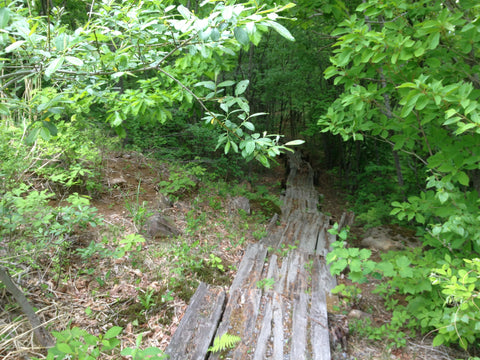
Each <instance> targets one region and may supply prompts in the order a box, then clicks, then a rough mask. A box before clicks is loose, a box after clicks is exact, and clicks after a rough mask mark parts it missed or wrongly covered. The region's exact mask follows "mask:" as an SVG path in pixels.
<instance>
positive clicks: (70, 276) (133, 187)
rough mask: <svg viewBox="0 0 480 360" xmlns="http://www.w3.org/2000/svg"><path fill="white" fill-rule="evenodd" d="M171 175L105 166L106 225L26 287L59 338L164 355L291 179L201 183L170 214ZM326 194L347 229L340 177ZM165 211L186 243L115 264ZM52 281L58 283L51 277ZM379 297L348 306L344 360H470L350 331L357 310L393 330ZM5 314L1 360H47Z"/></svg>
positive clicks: (149, 166)
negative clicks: (245, 203)
mask: <svg viewBox="0 0 480 360" xmlns="http://www.w3.org/2000/svg"><path fill="white" fill-rule="evenodd" d="M171 172H172V168H171V167H169V166H167V165H166V164H162V163H158V162H155V161H151V160H148V159H147V158H145V157H144V156H142V155H140V154H137V153H126V154H125V153H123V154H120V153H119V154H110V155H109V156H108V157H106V158H105V161H104V178H105V183H104V187H105V189H106V191H104V192H102V195H101V196H99V197H97V198H95V199H93V200H92V202H91V205H92V206H94V207H95V208H97V209H98V216H99V217H101V218H102V219H103V220H104V221H103V223H104V225H101V226H98V227H95V228H90V229H88V231H81V232H79V233H78V234H76V235H77V237H76V239H75V242H74V244H72V246H71V248H70V249H69V252H68V254H66V255H67V256H66V257H65V259H64V263H63V264H62V266H61V268H60V269H59V270H58V271H57V273H56V274H53V275H55V278H54V280H52V279H51V277H48V276H46V274H47V272H46V271H45V273H43V274H42V276H30V277H26V278H25V279H26V280H25V281H24V283H22V287H23V288H24V289H27V291H28V296H29V299H30V300H31V301H32V302H33V303H34V306H35V307H37V308H38V309H40V311H39V314H40V316H41V317H42V318H43V319H45V320H48V321H49V329H50V330H55V331H61V330H63V329H66V328H72V327H74V326H76V327H79V328H81V329H85V330H87V331H88V332H90V333H92V334H95V335H98V334H99V333H105V332H106V331H107V330H108V329H109V328H111V327H112V326H121V327H122V328H123V329H124V330H123V332H122V333H121V334H120V340H121V347H122V348H125V347H135V346H136V339H137V338H138V337H139V335H141V337H142V343H141V347H142V348H145V347H158V348H160V349H164V348H165V347H166V346H167V345H168V343H169V341H170V338H171V336H172V334H173V333H174V332H175V330H176V328H177V327H178V324H179V322H180V320H181V318H182V316H183V314H184V312H185V310H186V308H187V305H188V301H189V299H190V297H191V296H192V295H193V293H194V291H195V288H196V286H197V285H198V282H199V281H203V282H207V283H209V284H212V285H216V286H219V287H228V286H229V285H230V283H231V281H232V280H233V278H234V276H235V272H236V266H237V265H238V264H239V263H240V261H241V259H242V256H243V252H244V249H245V248H246V246H247V245H248V244H249V243H251V242H255V241H258V240H259V239H260V238H261V237H262V236H264V235H265V229H266V226H267V225H268V222H269V219H270V216H271V213H269V211H268V210H271V209H265V207H268V206H266V205H265V204H268V202H267V201H265V199H268V197H269V196H270V195H272V194H273V196H274V197H277V198H278V197H279V196H280V193H281V191H282V189H281V186H280V181H279V179H282V178H284V170H283V169H282V168H281V167H277V168H274V169H272V170H269V171H265V172H264V173H263V174H261V175H259V176H258V179H257V181H256V182H255V183H253V182H252V183H247V182H245V181H244V182H242V183H241V184H239V185H236V186H231V185H228V184H220V185H219V184H216V186H215V187H212V186H211V185H208V184H207V183H205V182H204V183H198V185H196V186H195V187H194V188H192V189H190V191H189V192H188V193H183V194H182V193H177V194H176V195H175V196H176V197H177V198H178V199H177V200H176V201H174V202H173V203H170V204H167V206H165V204H163V205H162V204H160V203H161V202H164V200H165V199H164V198H161V197H159V188H158V184H159V182H160V181H162V180H165V179H167V178H169V177H170V175H171V174H170V173H171ZM318 191H319V193H320V194H322V196H323V201H322V211H323V212H325V213H327V214H328V215H330V216H332V217H333V219H339V218H340V216H341V214H342V213H343V211H345V209H347V208H348V203H347V202H346V200H345V199H346V197H345V196H344V195H342V192H341V190H340V189H339V188H338V186H337V182H336V180H335V177H333V176H332V175H329V174H328V173H327V172H322V174H321V176H320V183H319V186H318ZM249 194H250V195H249ZM252 194H253V195H252ZM268 194H270V195H268ZM243 195H244V196H247V197H248V196H250V199H251V204H252V210H253V215H247V214H246V213H245V212H242V211H238V210H237V209H233V211H232V208H231V204H230V202H231V199H232V198H233V197H235V196H243ZM252 199H253V201H252ZM259 204H261V205H259ZM270 207H272V206H270ZM160 208H162V211H161V213H162V214H164V215H166V216H168V219H169V221H171V223H172V225H174V226H175V227H176V228H177V229H178V230H179V232H180V233H181V234H182V235H181V236H178V237H174V238H160V239H157V238H153V239H149V238H147V240H146V241H145V242H143V243H139V244H134V246H133V249H132V250H135V251H129V252H127V253H126V254H125V256H122V257H120V258H113V257H111V256H107V255H106V254H108V253H109V251H110V253H112V252H114V250H115V249H116V248H118V247H121V246H125V244H122V241H121V239H125V238H126V237H127V236H128V235H130V234H138V233H142V231H144V224H145V222H146V219H147V218H148V216H149V215H151V214H152V213H154V212H156V211H158V210H159V209H160ZM354 231H358V232H360V231H361V229H354ZM78 249H81V250H80V251H77V250H78ZM82 249H83V251H82ZM88 249H90V250H88ZM82 254H83V256H82ZM48 271H49V274H52V271H51V269H49V270H48ZM37 275H38V274H37ZM339 282H340V283H341V282H344V283H345V282H346V280H344V279H339ZM374 287H375V283H373V282H371V283H369V284H366V285H363V286H362V288H361V290H362V297H361V300H360V301H359V302H358V303H356V304H355V305H353V304H351V303H348V302H345V301H342V299H339V304H338V307H339V309H338V311H336V313H335V314H333V315H332V318H331V321H333V322H343V323H346V326H347V333H348V332H350V335H349V336H348V342H347V344H346V349H345V348H343V349H342V348H341V347H340V346H338V347H337V349H336V351H334V359H337V358H338V359H352V360H353V359H359V360H360V359H361V360H367V359H372V360H374V359H375V360H381V359H401V360H413V359H433V360H436V359H438V360H440V359H441V360H450V359H461V358H465V355H464V354H463V353H460V352H455V351H453V350H451V349H448V348H445V347H438V348H433V347H432V346H431V345H430V344H431V337H422V336H413V337H412V338H409V339H408V341H407V346H406V347H403V348H399V349H396V348H392V347H390V346H389V344H388V342H384V341H373V340H369V339H366V338H364V337H362V336H360V335H358V334H356V333H355V332H351V331H348V321H349V320H348V319H347V317H346V315H345V314H347V313H348V312H349V311H350V310H351V309H352V308H354V307H357V308H359V310H362V311H368V312H369V313H371V316H372V319H373V320H374V323H375V324H378V325H380V324H384V323H387V322H388V321H389V317H390V316H391V314H390V313H389V312H388V311H387V310H386V309H385V307H384V306H383V301H382V299H381V298H380V297H379V296H378V295H375V294H373V293H372V290H373V289H374ZM0 305H1V307H2V308H3V309H4V311H2V313H1V314H0V335H2V334H7V333H8V334H10V340H8V342H2V341H3V340H2V338H1V336H0V348H1V347H2V346H3V347H4V348H5V349H9V351H8V352H7V351H6V350H4V351H3V352H2V350H0V358H2V359H22V358H24V357H22V356H23V355H25V354H28V355H29V356H32V355H33V356H38V357H39V358H43V357H44V354H42V353H41V351H37V350H35V346H34V345H33V342H32V338H31V335H30V334H29V333H28V332H27V331H26V330H27V328H28V326H27V323H26V320H25V319H23V318H22V317H21V316H20V311H19V309H18V308H17V307H16V305H15V303H14V302H13V300H11V299H10V298H9V297H8V296H6V294H5V293H2V294H0ZM12 334H14V336H12ZM103 358H105V359H107V358H108V357H102V359H103ZM117 358H118V357H117Z"/></svg>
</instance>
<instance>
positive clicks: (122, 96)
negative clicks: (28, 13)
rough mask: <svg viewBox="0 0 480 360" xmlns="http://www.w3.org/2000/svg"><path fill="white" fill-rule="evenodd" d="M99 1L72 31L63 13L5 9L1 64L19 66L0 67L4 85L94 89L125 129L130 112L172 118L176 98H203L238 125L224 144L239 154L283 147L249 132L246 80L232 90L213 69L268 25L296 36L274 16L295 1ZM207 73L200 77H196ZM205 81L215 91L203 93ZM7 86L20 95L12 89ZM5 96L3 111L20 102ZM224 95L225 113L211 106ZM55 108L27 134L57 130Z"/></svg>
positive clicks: (223, 121) (223, 66)
mask: <svg viewBox="0 0 480 360" xmlns="http://www.w3.org/2000/svg"><path fill="white" fill-rule="evenodd" d="M93 6H94V8H93V11H92V13H91V15H92V16H91V18H90V19H89V22H88V23H87V24H85V26H83V27H81V28H78V29H76V30H75V31H69V30H68V29H66V28H65V27H63V26H62V25H61V23H60V22H57V23H49V24H47V23H46V22H45V21H44V19H41V18H34V19H30V18H25V17H23V16H22V15H21V11H20V10H21V9H20V10H18V13H15V11H17V9H14V8H13V7H12V8H8V7H6V8H2V9H0V29H2V32H1V34H0V42H1V41H3V42H5V41H8V43H6V44H5V46H4V47H3V49H2V50H0V59H1V60H0V61H1V62H2V63H1V64H0V67H2V66H3V65H5V64H6V63H7V61H8V64H9V65H13V67H12V69H15V66H18V67H21V69H22V70H21V71H10V70H8V71H7V72H6V74H4V75H2V79H0V90H5V89H4V88H6V87H7V86H10V88H9V90H11V89H14V88H15V86H13V87H12V85H16V84H21V86H23V81H24V80H25V79H27V78H28V79H35V81H36V82H38V83H40V82H41V81H42V80H47V81H49V82H50V84H51V86H52V87H54V88H56V89H58V90H59V92H64V93H65V94H66V95H65V99H66V98H68V97H69V96H75V95H73V94H77V93H80V94H84V95H83V96H85V97H88V98H89V100H88V101H85V103H89V104H90V105H91V104H95V105H96V106H97V108H102V109H106V110H105V111H106V113H105V120H106V121H108V122H109V123H110V124H111V125H112V127H114V128H115V129H116V130H117V132H118V133H119V134H120V135H125V129H124V128H123V126H122V124H123V123H124V122H125V121H127V122H153V121H157V122H159V123H165V122H167V121H170V120H172V119H173V116H172V112H174V109H175V108H180V109H181V110H184V111H185V110H188V109H191V108H192V107H193V102H194V101H196V102H197V103H199V104H200V106H201V107H202V108H203V110H204V111H205V112H206V113H207V114H210V115H209V116H211V121H210V123H214V124H216V125H220V126H221V127H222V128H223V129H224V130H225V131H226V132H227V133H229V132H233V133H230V134H229V135H228V136H227V137H230V141H229V142H228V143H227V144H230V145H229V146H231V147H234V146H233V145H231V144H232V142H236V146H237V147H239V148H240V151H241V153H242V155H244V156H247V157H249V158H250V157H252V156H254V157H257V158H259V159H261V160H260V161H262V163H266V162H267V161H265V160H264V159H263V158H262V157H261V156H265V158H269V157H270V156H272V155H274V154H276V153H277V150H271V149H270V148H271V147H272V146H275V145H274V143H273V142H270V141H266V140H264V141H263V142H262V141H260V140H259V139H270V138H269V137H268V136H266V137H265V136H263V137H260V136H259V137H258V139H254V140H252V139H250V138H244V133H243V130H242V129H247V130H248V131H254V129H255V127H254V125H253V123H252V122H251V121H247V118H248V117H249V116H250V107H249V104H248V102H247V100H246V98H245V97H243V94H244V93H245V91H246V90H247V87H248V80H240V81H239V82H238V83H237V84H236V86H235V88H234V96H225V93H223V94H222V91H224V90H225V88H226V87H229V86H233V85H234V83H233V82H231V81H229V80H227V81H224V82H222V83H220V84H216V81H212V79H216V78H217V77H218V75H219V74H220V73H221V72H222V71H225V70H228V69H230V68H231V67H232V66H233V64H234V61H235V58H234V56H235V55H236V53H238V51H240V50H241V49H242V48H247V47H248V46H249V45H250V43H253V44H258V42H259V41H260V39H261V37H262V34H264V33H265V32H267V31H268V30H269V29H273V30H275V31H277V32H278V33H280V35H282V36H283V37H284V38H286V39H288V40H293V37H292V35H291V34H290V32H289V31H288V30H287V29H286V28H285V27H284V26H283V25H280V24H279V23H278V22H277V21H278V20H279V19H280V16H279V15H278V13H279V12H282V11H284V10H286V9H289V8H290V7H292V6H294V5H293V4H287V5H285V6H275V7H271V8H266V7H263V6H262V7H256V6H250V5H249V6H246V5H245V4H236V3H228V4H227V3H224V2H216V1H204V2H203V3H202V7H203V8H201V9H200V11H198V14H197V12H194V11H191V10H190V9H189V8H187V7H186V6H183V5H178V6H175V5H171V6H168V7H165V4H164V3H163V2H162V1H160V0H155V1H151V2H148V4H143V3H142V4H134V5H131V6H128V7H127V6H125V5H124V4H120V3H115V2H110V3H94V4H93ZM200 14H201V15H200ZM48 26H49V27H50V29H49V31H47V27H48ZM0 48H2V47H0ZM142 74H143V75H142ZM200 79H201V80H203V81H201V82H198V81H199V80H200ZM203 89H208V90H210V92H209V93H208V94H206V95H205V96H203ZM197 92H198V93H197ZM9 96H10V97H11V99H15V97H16V94H15V91H12V92H11V94H9ZM210 100H215V101H216V103H214V102H212V104H211V105H212V106H211V109H212V110H210V108H207V107H206V105H205V102H206V101H210ZM5 101H7V105H3V104H2V107H1V108H0V112H1V113H2V114H9V113H10V110H11V108H12V106H13V105H12V104H13V103H14V102H13V101H12V104H10V103H8V102H9V99H8V98H6V100H5ZM46 103H48V99H46ZM217 104H218V106H219V107H220V109H221V110H222V111H224V112H225V113H226V114H227V115H226V116H225V115H221V116H216V115H213V116H212V114H213V112H212V111H213V110H214V109H216V108H218V106H217ZM209 105H210V104H209ZM15 106H16V107H18V108H21V109H26V108H32V104H25V105H21V104H18V102H17V103H16V104H15ZM72 107H74V106H72ZM37 109H38V113H37V114H35V118H37V119H41V118H44V117H45V114H43V111H48V112H52V111H51V109H46V108H45V109H43V110H40V109H39V108H37ZM232 110H236V111H238V112H239V113H238V114H236V115H235V116H237V117H238V119H239V121H240V123H241V125H239V126H236V127H234V126H231V125H229V124H227V121H230V122H232V120H231V119H230V118H229V117H230V113H231V112H232ZM22 111H24V110H22ZM241 113H243V114H244V115H243V117H241ZM56 115H57V116H55V117H53V118H51V120H52V122H51V123H49V124H51V125H48V126H39V125H38V124H37V125H32V126H31V132H30V134H29V136H28V139H29V140H31V141H34V140H35V139H36V137H37V136H39V135H40V136H42V137H44V138H47V137H48V134H49V133H50V134H53V132H52V130H53V129H54V123H55V120H58V119H59V118H60V113H56ZM250 118H251V117H250ZM232 135H233V137H232ZM275 149H277V148H275ZM270 150H271V151H270ZM257 151H258V152H259V153H258V154H257V153H256V152H257ZM260 152H263V155H261V154H260ZM254 154H255V155H254ZM260 155H261V156H260Z"/></svg>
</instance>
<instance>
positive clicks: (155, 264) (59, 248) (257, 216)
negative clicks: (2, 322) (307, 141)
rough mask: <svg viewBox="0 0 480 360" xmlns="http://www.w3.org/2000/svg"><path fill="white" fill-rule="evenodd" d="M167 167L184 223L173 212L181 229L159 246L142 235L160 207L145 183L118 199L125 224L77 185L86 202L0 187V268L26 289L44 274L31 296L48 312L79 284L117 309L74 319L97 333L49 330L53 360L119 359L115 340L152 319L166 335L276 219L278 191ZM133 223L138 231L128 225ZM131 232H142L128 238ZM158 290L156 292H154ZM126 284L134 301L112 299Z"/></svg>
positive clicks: (166, 187)
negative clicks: (238, 205) (239, 202)
mask: <svg viewBox="0 0 480 360" xmlns="http://www.w3.org/2000/svg"><path fill="white" fill-rule="evenodd" d="M151 161H155V160H151ZM5 166H9V165H8V164H6V165H5ZM167 167H168V171H167V172H166V174H167V175H166V176H164V178H163V180H162V182H161V183H159V184H158V185H159V187H158V189H159V191H161V192H163V194H164V195H166V196H168V197H169V198H170V199H171V200H172V202H173V203H174V204H181V206H182V208H183V209H184V210H183V212H182V213H180V214H179V217H176V215H175V214H174V213H172V214H170V216H171V217H172V220H173V221H174V222H176V223H177V226H178V224H180V229H181V235H179V236H177V237H173V238H165V239H157V240H154V241H151V240H148V241H147V240H146V239H145V238H144V236H143V234H142V232H141V228H142V225H143V224H144V223H145V221H146V220H147V219H148V217H149V216H150V215H151V214H152V213H153V212H154V211H155V209H154V203H153V202H149V201H146V200H143V198H142V196H143V193H142V191H141V187H144V186H146V185H145V184H146V183H147V181H146V180H145V181H142V182H139V185H138V188H137V189H136V190H135V191H136V193H135V196H134V199H133V200H132V201H120V204H121V205H123V207H124V208H123V210H121V215H118V216H122V217H123V220H122V222H121V223H112V222H111V221H105V220H104V217H103V214H102V213H101V212H100V211H99V210H98V209H97V208H96V207H95V206H93V205H92V204H95V203H97V202H98V199H97V198H95V196H93V197H90V196H88V195H86V194H88V193H90V191H89V189H87V187H86V186H83V187H78V188H79V189H83V194H82V193H72V194H70V195H66V196H65V195H64V193H65V190H67V193H68V192H70V191H72V189H73V188H75V187H76V186H77V185H76V184H70V185H68V186H67V184H64V185H65V186H59V187H52V190H57V191H58V192H57V193H55V192H54V191H52V190H37V189H36V188H35V186H34V185H32V184H30V185H26V184H15V183H14V182H8V183H7V182H5V183H3V188H4V189H8V190H3V191H2V197H1V199H0V233H1V235H2V237H3V239H4V241H3V242H2V245H1V246H2V248H1V251H2V252H3V254H5V256H4V257H3V259H4V260H2V261H1V265H2V266H4V267H6V268H7V269H8V270H9V272H10V273H11V274H12V276H15V278H21V279H22V281H27V282H28V281H32V280H34V278H35V276H36V275H35V274H42V276H43V278H44V279H45V280H46V282H45V283H42V284H39V288H38V289H37V291H34V293H35V296H39V297H41V298H42V299H43V300H42V301H44V302H45V301H46V303H47V304H48V303H49V301H51V300H52V299H53V298H54V297H55V295H54V294H56V293H57V292H58V291H59V289H63V290H61V291H67V292H68V291H69V290H68V289H70V288H74V287H81V286H80V285H79V284H83V283H85V284H88V287H86V288H83V289H82V290H81V291H82V292H83V296H85V297H86V298H90V299H101V300H100V303H103V302H104V301H106V302H110V303H111V305H109V307H108V308H106V309H103V310H101V309H98V308H97V306H93V305H92V306H88V307H86V309H85V313H84V314H76V316H80V318H82V317H85V319H86V321H87V319H88V321H89V322H91V321H92V320H94V324H95V325H94V326H93V329H97V330H95V331H94V332H93V333H91V332H90V331H89V332H85V331H84V330H82V329H79V328H75V327H72V326H71V325H70V324H68V323H62V324H57V325H51V326H50V327H49V330H51V331H57V332H54V335H55V337H56V339H57V345H56V347H55V348H53V349H52V350H51V352H50V354H51V355H49V356H50V358H52V359H53V358H58V356H60V354H63V355H62V356H64V357H65V356H67V357H68V356H73V358H79V359H80V358H82V357H81V356H80V355H79V354H80V353H81V352H82V351H84V350H85V349H87V348H88V349H90V350H88V351H91V354H93V355H92V356H94V355H95V354H97V351H99V352H100V353H102V354H104V353H107V354H109V356H110V354H118V352H119V350H118V343H117V342H116V341H113V339H115V338H116V336H117V334H116V332H117V331H121V329H124V328H126V327H131V328H132V329H133V330H134V332H135V333H136V332H140V331H141V329H143V327H144V326H145V324H147V323H148V322H149V321H150V320H151V319H152V318H153V317H155V319H156V320H155V321H156V323H158V324H160V325H159V326H165V327H166V328H168V327H169V326H170V324H171V322H172V321H173V318H174V315H175V314H176V313H177V311H178V310H176V308H175V306H176V305H175V304H178V302H179V301H180V302H183V303H188V302H189V300H190V298H191V297H192V296H193V294H194V293H195V290H196V288H197V287H198V284H199V283H200V282H205V283H207V284H210V285H213V286H219V287H225V286H229V285H230V284H231V282H232V280H233V278H234V275H235V272H236V267H237V265H238V261H239V260H240V259H241V253H242V249H243V248H244V247H245V246H246V245H247V244H248V243H250V242H254V241H258V240H259V239H261V238H262V237H263V236H265V235H266V232H265V228H266V225H267V224H268V222H269V221H270V219H271V217H272V216H273V214H274V213H278V212H279V211H280V210H279V209H280V206H281V204H280V203H279V201H278V193H279V191H280V186H279V184H276V183H275V184H272V185H269V184H268V183H265V184H261V185H257V186H256V185H255V183H254V182H253V181H252V182H251V183H246V182H243V183H242V184H238V183H231V182H226V181H224V180H223V178H222V176H221V174H212V173H211V172H208V171H206V169H205V168H203V167H202V166H200V165H198V164H197V163H187V164H178V163H177V164H172V165H170V164H168V165H167ZM47 170H48V167H45V171H47ZM53 170H54V169H50V170H48V171H53ZM45 174H46V173H45ZM45 176H46V175H45ZM99 176H100V175H99ZM14 177H15V175H14V174H13V173H12V179H13V178H14ZM96 181H98V183H102V180H101V179H99V180H96ZM257 181H258V179H257ZM85 184H86V183H85ZM85 184H84V185H85ZM115 191H117V192H118V193H120V194H121V193H122V191H125V190H121V189H117V190H115V189H113V190H111V191H110V192H104V194H109V195H110V196H112V198H113V195H114V194H115ZM132 191H133V190H132ZM95 194H96V193H95ZM95 194H92V195H95ZM240 196H243V197H246V198H247V199H249V200H250V204H251V209H252V211H251V213H250V214H249V213H247V212H246V211H244V210H241V209H235V208H232V207H231V206H230V201H231V199H233V198H235V197H240ZM119 198H120V199H122V196H120V197H119ZM128 223H131V224H132V226H130V227H129V226H126V224H128ZM181 224H183V226H182V225H181ZM133 225H134V226H133ZM134 229H138V232H135V231H134V232H132V230H134ZM10 259H14V261H12V260H10ZM148 259H152V261H150V262H149V261H147V260H148ZM232 259H233V260H232ZM118 264H120V265H118ZM25 266H27V267H30V268H31V269H34V270H35V271H34V272H32V273H25V272H23V271H22V270H21V269H22V268H23V267H25ZM119 266H120V267H119ZM119 269H128V270H126V271H125V270H122V271H120V270H119ZM132 274H134V275H132ZM47 281H48V283H53V284H54V285H53V287H52V286H50V285H47ZM152 283H153V284H155V286H150V285H148V284H152ZM125 284H129V285H128V286H130V287H131V286H133V291H134V294H135V295H134V296H128V297H123V296H120V297H118V295H117V297H115V298H114V297H112V295H111V294H112V291H115V289H116V288H118V287H122V286H123V287H124V286H126V285H125ZM0 286H1V285H0ZM61 299H62V297H61V298H60V299H57V301H62V300H61ZM113 299H114V300H113ZM94 303H95V302H94ZM11 321H14V320H13V319H11ZM80 323H81V322H80ZM107 324H109V325H113V326H114V327H115V329H116V330H115V331H114V332H115V334H114V333H109V332H107V333H106V334H104V335H101V334H102V332H101V331H102V330H100V329H104V328H105V326H106V325H107ZM94 334H96V335H94ZM99 334H100V335H99ZM114 335H115V336H114ZM106 336H107V337H108V339H107V338H106ZM110 336H111V337H110ZM5 340H7V341H8V338H7V339H5ZM107 340H108V341H107ZM144 341H145V339H144ZM9 346H11V345H9ZM142 347H143V346H142ZM5 349H6V350H5V351H8V349H9V348H8V347H6V348H5ZM131 349H132V350H131V351H132V352H133V351H134V350H133V348H131ZM11 350H13V347H12V348H11ZM139 351H140V350H139ZM142 351H143V350H142ZM145 351H146V350H145ZM149 351H152V353H153V352H155V351H154V350H149ZM54 354H56V355H54ZM51 356H57V357H51ZM75 356H77V357H75ZM158 356H160V355H158ZM60 358H61V357H60ZM87 358H88V357H85V359H87ZM93 358H95V356H94V357H93ZM138 358H141V357H138ZM159 358H160V357H159Z"/></svg>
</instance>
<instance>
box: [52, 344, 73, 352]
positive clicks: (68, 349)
mask: <svg viewBox="0 0 480 360" xmlns="http://www.w3.org/2000/svg"><path fill="white" fill-rule="evenodd" d="M55 347H56V348H57V349H58V350H60V351H61V352H63V353H65V354H73V350H72V348H71V347H70V345H68V344H65V343H59V344H57V345H55Z"/></svg>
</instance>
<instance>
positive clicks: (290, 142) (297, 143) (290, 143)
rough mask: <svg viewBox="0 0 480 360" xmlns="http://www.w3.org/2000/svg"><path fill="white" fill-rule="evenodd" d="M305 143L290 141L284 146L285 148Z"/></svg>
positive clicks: (303, 141) (302, 141)
mask: <svg viewBox="0 0 480 360" xmlns="http://www.w3.org/2000/svg"><path fill="white" fill-rule="evenodd" d="M304 143H305V140H292V141H289V142H287V143H286V144H285V146H297V145H302V144H304Z"/></svg>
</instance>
